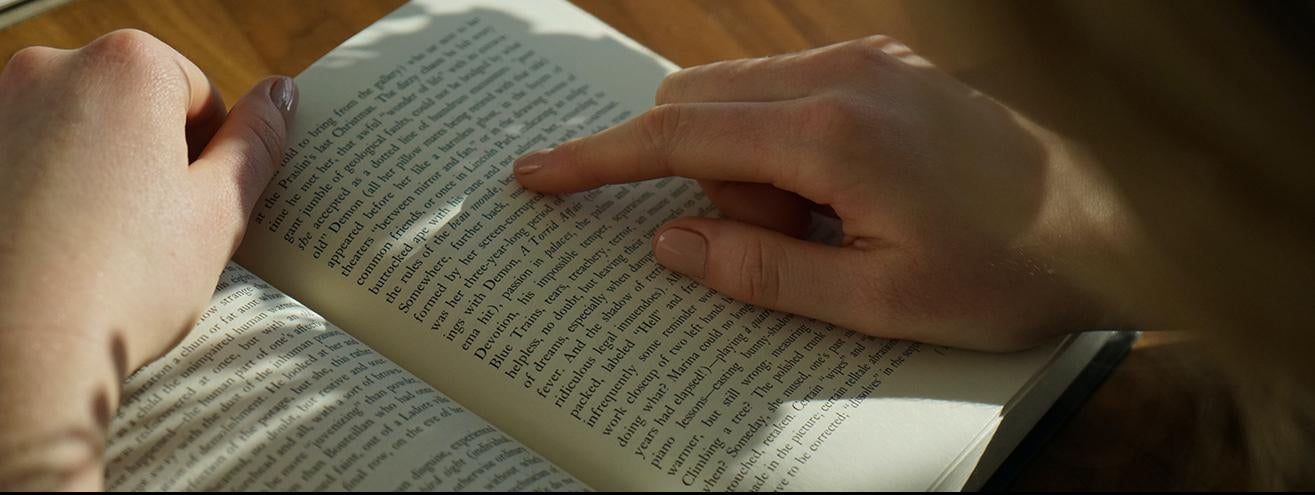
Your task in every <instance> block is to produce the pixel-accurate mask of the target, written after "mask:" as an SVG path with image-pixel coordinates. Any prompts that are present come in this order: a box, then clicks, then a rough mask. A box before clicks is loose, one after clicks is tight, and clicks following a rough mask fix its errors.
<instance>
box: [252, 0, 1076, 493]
mask: <svg viewBox="0 0 1315 495" xmlns="http://www.w3.org/2000/svg"><path fill="white" fill-rule="evenodd" d="M654 21H659V20H654ZM673 69H674V67H673V66H672V65H671V64H669V63H667V62H666V61H664V60H662V59H661V58H660V57H658V56H656V55H653V54H652V53H651V52H648V51H647V50H645V49H643V48H642V47H640V46H638V45H636V44H635V43H634V42H633V41H630V40H628V39H626V38H624V37H622V36H620V35H619V34H617V33H615V32H614V31H612V30H611V29H610V28H608V27H607V26H605V25H603V24H602V23H601V22H599V21H597V20H596V19H593V18H592V17H590V16H588V15H587V14H585V13H583V12H581V11H579V10H578V9H576V8H574V7H573V6H571V5H569V4H566V3H565V2H504V1H495V0H486V1H466V2H438V1H435V2H428V1H426V2H414V3H412V4H410V5H408V6H406V7H403V8H402V9H400V10H398V11H397V12H396V13H394V14H393V15H390V16H389V17H388V18H386V19H384V20H383V21H380V22H379V23H378V24H376V25H374V26H372V27H370V28H369V29H367V30H366V31H365V32H363V33H361V34H360V35H359V36H357V37H355V38H353V39H352V40H350V41H348V42H347V43H346V44H344V45H343V46H342V47H340V48H338V49H336V50H334V51H333V52H332V53H330V54H329V55H328V56H326V57H325V58H324V59H323V60H321V61H320V62H318V63H316V64H315V65H314V66H312V67H311V68H310V69H308V70H307V71H306V72H304V73H303V74H302V75H301V76H299V77H298V79H297V81H298V85H299V86H300V89H301V95H302V100H301V107H300V109H299V113H298V116H297V119H296V122H295V123H294V125H293V129H292V138H291V141H290V142H291V148H290V151H289V152H288V155H287V159H286V161H285V163H284V165H283V167H282V169H281V170H280V171H279V173H278V174H277V176H276V178H275V179H274V181H273V183H272V184H271V185H270V187H269V188H268V189H267V190H266V193H265V195H264V197H263V198H262V199H261V201H260V204H259V205H258V206H257V209H256V212H255V214H254V217H253V224H252V227H251V230H250V231H249V232H248V234H247V240H246V242H245V243H244V245H243V246H242V248H241V249H240V252H239V259H240V260H241V261H242V262H243V263H244V264H246V265H247V266H249V267H251V269H252V271H253V272H256V273H258V274H260V275H261V276H262V277H265V278H266V279H268V280H270V281H271V282H272V283H273V284H275V285H277V286H278V287H280V288H283V289H284V290H285V291H287V292H288V293H290V294H293V295H294V296H296V297H297V298H298V299H300V300H303V301H305V302H306V303H307V304H308V305H309V306H310V307H312V308H315V309H316V310H317V311H319V312H320V313H322V314H324V315H326V317H328V318H329V319H330V320H332V321H334V322H335V323H337V324H338V325H340V326H341V327H342V328H344V329H346V330H347V331H349V332H351V333H352V334H353V335H355V336H357V337H358V338H360V339H361V340H362V341H363V342H365V343H367V344H369V345H370V346H371V347H373V348H375V349H377V350H378V351H379V352H380V353H382V354H384V355H386V356H388V357H390V358H391V359H393V360H395V361H396V362H398V363H399V364H400V365H402V366H403V367H405V368H407V369H408V370H410V371H412V372H413V373H415V374H416V375H417V376H419V377H421V378H422V379H424V380H426V381H428V382H429V383H431V384H433V385H434V386H435V387H436V388H438V389H439V390H442V391H443V392H444V393H447V394H448V395H449V396H451V397H453V398H454V399H456V400H457V401H459V402H461V403H462V404H464V405H466V406H467V407H469V408H471V410H473V411H475V412H477V413H478V414H480V415H481V416H483V417H485V418H487V419H489V420H490V421H491V422H493V423H494V424H496V425H498V426H499V427H500V428H502V429H504V430H505V431H507V432H508V433H509V434H511V435H512V436H513V437H515V438H517V439H518V440H520V441H522V442H524V443H525V444H526V445H528V446H530V447H532V448H533V449H535V450H536V451H539V452H541V453H543V454H544V455H545V456H546V457H548V458H549V459H550V460H552V461H553V462H554V463H556V464H557V465H559V466H561V467H563V468H564V469H566V470H567V471H569V472H570V473H571V474H573V475H575V476H576V477H578V478H579V479H581V480H583V481H585V482H586V483H588V484H590V485H591V486H593V487H595V488H599V489H606V490H615V489H649V490H653V489H718V490H724V489H729V490H785V489H799V490H804V489H827V490H838V489H926V488H928V487H931V486H933V484H934V483H936V481H937V480H938V479H941V478H942V477H943V474H944V473H946V472H947V471H948V470H949V469H951V467H952V466H953V465H954V464H955V463H956V460H957V459H960V458H962V457H963V456H964V455H965V452H967V451H968V449H969V448H970V447H971V446H973V445H977V444H978V442H977V440H978V439H979V437H980V436H981V435H986V434H989V432H990V431H991V429H992V428H993V427H994V425H995V424H996V423H997V421H998V417H999V415H1000V412H1001V410H1002V407H1003V405H1004V404H1005V403H1006V402H1008V401H1009V400H1010V398H1011V397H1013V396H1014V394H1015V393H1016V392H1017V391H1019V390H1020V389H1021V388H1022V387H1023V385H1024V384H1025V383H1026V382H1027V381H1028V380H1029V379H1030V377H1032V376H1033V375H1034V374H1035V373H1036V372H1037V371H1038V370H1039V369H1041V367H1042V366H1043V365H1044V363H1045V362H1046V361H1047V359H1049V357H1050V355H1051V353H1052V351H1053V350H1054V348H1055V347H1054V346H1046V347H1043V348H1039V349H1036V350H1033V351H1030V352H1026V353H1019V354H1014V355H1008V356H1000V355H984V354H976V353H968V352H960V351H955V350H950V349H944V348H939V347H933V346H926V345H921V344H916V343H908V342H897V341H885V340H880V339H874V338H871V337H866V336H861V335H858V334H855V333H853V332H848V331H845V330H843V329H838V328H834V327H832V326H830V325H826V324H823V323H819V322H816V321H812V320H808V319H804V318H799V317H795V316H791V315H786V314H781V313H776V312H772V311H768V310H765V309H761V308H756V307H752V306H748V305H745V304H741V303H739V302H736V301H733V300H730V299H727V298H725V297H723V296H721V295H719V294H717V293H715V292H712V291H709V290H707V289H705V288H703V287H702V286H700V285H699V284H698V283H697V282H695V281H693V280H690V279H686V278H684V277H681V276H679V275H676V274H673V273H671V272H669V271H667V270H665V269H664V268H662V267H661V266H659V265H658V264H657V263H655V262H654V260H653V257H652V253H651V248H650V239H651V236H652V234H653V232H654V230H655V229H656V228H657V227H658V226H659V225H660V224H661V223H662V222H664V221H666V220H668V219H670V218H674V217H677V216H682V215H710V214H714V213H715V211H714V208H713V207H712V206H711V204H710V203H709V202H708V201H707V200H706V199H705V198H704V197H703V196H702V193H701V192H700V191H699V189H698V187H697V185H696V184H694V183H692V182H691V181H687V180H681V179H664V180H656V181H650V182H646V183H642V184H635V185H625V186H612V187H606V188H602V189H599V190H595V191H592V192H588V193H582V194H576V195H571V196H567V197H545V196H540V195H538V194H535V193H532V192H528V191H525V190H523V189H521V188H520V187H519V186H518V185H517V183H516V182H515V180H514V179H513V177H512V176H511V170H510V168H511V162H512V160H514V159H515V158H516V157H518V156H520V155H522V154H523V153H526V152H528V151H532V150H535V149H539V148H544V147H548V146H552V145H555V144H557V143H560V142H562V141H564V140H566V139H569V138H571V137H574V136H579V135H583V134H586V133H590V132H594V131H598V130H601V129H604V128H606V127H608V126H611V125H614V124H616V123H619V122H622V121H624V120H626V119H628V118H630V117H633V116H635V115H638V114H639V113H641V112H643V111H644V110H645V109H646V108H647V107H648V106H649V105H651V104H652V101H653V95H654V91H655V90H656V87H657V85H658V83H659V82H660V80H661V78H662V77H663V76H664V75H665V74H667V73H668V72H670V71H671V70H673Z"/></svg>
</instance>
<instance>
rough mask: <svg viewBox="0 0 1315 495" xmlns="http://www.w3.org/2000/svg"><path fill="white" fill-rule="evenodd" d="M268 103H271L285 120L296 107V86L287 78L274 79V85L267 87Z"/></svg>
mask: <svg viewBox="0 0 1315 495" xmlns="http://www.w3.org/2000/svg"><path fill="white" fill-rule="evenodd" d="M269 101H271V102H273V103H274V106H275V107H278V109H279V111H281V112H283V116H284V117H285V118H286V117H287V116H288V115H289V114H291V113H292V109H293V108H296V106H297V84H296V83H294V82H292V78H291V77H287V76H279V77H278V78H276V79H274V84H271V85H270V86H269Z"/></svg>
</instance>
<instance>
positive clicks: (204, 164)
mask: <svg viewBox="0 0 1315 495" xmlns="http://www.w3.org/2000/svg"><path fill="white" fill-rule="evenodd" d="M296 104H297V91H296V86H295V84H294V83H293V82H292V79H290V78H287V77H272V78H269V79H266V80H264V81H261V82H260V83H259V84H256V86H255V87H254V88H252V89H251V91H249V92H248V93H247V94H246V96H243V97H242V99H241V100H238V102H237V104H236V105H233V111H232V112H230V113H229V114H228V118H227V119H225V121H224V124H223V126H221V127H220V128H219V131H218V132H216V133H215V137H214V139H212V140H211V141H210V145H209V146H207V147H206V149H205V151H203V152H202V153H201V156H200V158H198V159H197V161H196V163H195V164H193V165H192V173H193V174H194V176H195V177H196V186H197V187H198V188H199V191H198V194H199V195H202V196H205V197H210V198H213V200H214V201H215V203H213V205H214V211H216V212H218V214H219V215H221V216H222V218H218V219H215V220H216V223H217V224H218V225H221V226H224V227H226V228H228V229H230V230H231V231H232V232H234V234H235V236H237V237H238V239H240V234H241V231H242V230H243V229H244V228H245V226H246V221H247V217H249V216H250V215H251V209H252V207H253V206H254V205H255V202H256V199H257V198H259V197H260V193H261V192H262V191H263V190H264V189H265V186H266V185H267V184H268V183H269V180H270V178H272V177H273V175H274V170H275V169H276V168H277V166H278V164H279V163H280V162H281V161H282V160H283V150H284V146H285V143H286V140H287V130H288V125H289V122H290V119H291V118H292V113H293V111H294V109H295V108H296ZM233 247H234V248H236V243H234V245H233Z"/></svg>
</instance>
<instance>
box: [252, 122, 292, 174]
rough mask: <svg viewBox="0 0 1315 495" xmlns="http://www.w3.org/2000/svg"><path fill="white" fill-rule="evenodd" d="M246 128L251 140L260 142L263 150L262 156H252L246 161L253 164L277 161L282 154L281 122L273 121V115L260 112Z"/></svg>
mask: <svg viewBox="0 0 1315 495" xmlns="http://www.w3.org/2000/svg"><path fill="white" fill-rule="evenodd" d="M247 129H248V130H249V132H251V134H252V140H253V141H255V142H258V143H260V147H261V149H263V150H264V151H265V155H264V156H263V157H252V159H250V160H248V162H249V163H251V164H252V165H255V164H258V163H274V162H277V161H279V158H281V157H282V156H283V130H282V129H283V125H282V123H275V122H274V116H271V115H266V114H265V113H261V114H260V115H259V116H257V117H256V118H254V119H252V123H251V125H250V126H249V127H248V128H247Z"/></svg>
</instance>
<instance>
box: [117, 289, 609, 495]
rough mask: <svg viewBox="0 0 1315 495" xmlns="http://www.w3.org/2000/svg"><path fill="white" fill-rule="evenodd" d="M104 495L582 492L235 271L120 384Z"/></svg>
mask: <svg viewBox="0 0 1315 495" xmlns="http://www.w3.org/2000/svg"><path fill="white" fill-rule="evenodd" d="M124 397H125V398H126V399H125V401H124V403H123V405H122V406H121V407H120V408H119V413H118V415H117V417H116V418H115V419H114V421H113V423H112V425H111V428H110V431H111V440H110V442H109V449H108V452H107V457H108V458H109V462H108V463H107V468H106V486H107V487H108V488H109V489H111V490H132V491H141V490H150V491H157V490H169V491H173V490H187V491H192V490H225V491H228V490H241V491H246V490H259V491H265V490H316V491H320V490H462V489H467V490H510V491H522V490H580V489H583V488H584V486H583V485H581V484H580V483H579V482H578V481H575V480H574V479H573V478H571V477H570V476H569V475H567V474H566V473H564V472H562V471H561V470H560V469H558V468H556V467H555V466H553V465H552V464H551V463H549V462H548V461H546V460H544V459H543V458H542V457H540V456H538V455H537V454H535V453H534V452H532V451H530V450H529V449H527V448H526V447H525V446H523V445H521V444H519V443H517V442H516V441H514V440H512V439H510V438H508V437H507V436H506V435H504V434H503V433H502V432H501V431H498V429H497V428H494V427H493V426H492V425H490V424H489V423H487V422H486V421H484V420H482V419H480V418H479V417H477V416H475V415H473V414H471V413H470V412H469V411H466V410H465V409H464V408H462V407H461V406H460V405H458V404H457V403H455V402H452V401H451V400H450V399H448V398H447V397H445V396H444V395H443V394H441V393H439V392H437V391H435V390H434V389H433V388H432V387H430V386H429V385H427V384H425V383H424V382H422V381H420V380H418V379H417V378H416V377H415V376H413V375H411V374H410V373H408V372H406V371H405V370H403V369H401V368H399V367H397V365H396V364H393V363H392V362H391V361H389V360H388V359H386V358H383V357H381V356H379V355H378V354H377V353H375V352H374V351H372V350H371V349H370V348H368V347H366V346H365V345H364V344H361V343H360V342H359V341H357V340H356V339H354V338H352V337H351V336H350V335H347V334H346V333H343V332H342V331H341V330H339V329H337V328H336V327H334V326H333V325H330V324H327V323H325V321H324V320H323V319H322V318H320V317H319V315H316V314H315V313H313V312H311V311H310V310H308V309H306V308H305V307H304V306H302V305H301V304H299V303H297V302H296V301H294V300H292V299H291V298H289V297H288V296H286V295H284V294H283V293H282V292H279V291H278V290H276V289H273V288H272V287H269V286H268V285H266V284H265V283H264V282H263V281H261V280H260V279H258V278H256V277H255V276H253V275H251V274H250V273H248V272H247V271H246V270H244V269H242V268H241V267H239V266H237V265H232V264H230V265H229V266H228V268H227V269H225V271H224V274H223V276H222V277H221V279H220V282H219V287H218V289H217V290H216V291H215V295H214V297H213V299H212V305H211V306H210V307H209V308H208V309H207V310H206V311H205V313H204V315H203V316H202V317H201V320H200V322H198V323H197V325H196V327H195V328H194V329H193V330H192V332H191V333H190V334H189V335H187V337H186V338H184V339H183V341H182V342H181V344H180V345H179V346H177V347H176V348H174V349H173V350H172V351H170V352H169V353H168V354H166V355H165V356H163V357H161V358H160V359H158V360H156V361H155V362H153V363H151V364H150V365H148V366H146V367H144V368H142V369H141V370H140V371H138V372H137V373H134V374H133V375H132V377H130V378H129V380H128V382H127V385H126V386H125V389H124Z"/></svg>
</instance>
